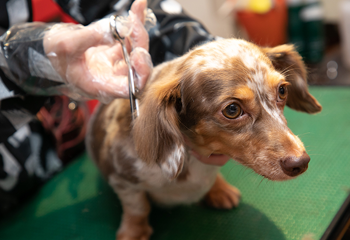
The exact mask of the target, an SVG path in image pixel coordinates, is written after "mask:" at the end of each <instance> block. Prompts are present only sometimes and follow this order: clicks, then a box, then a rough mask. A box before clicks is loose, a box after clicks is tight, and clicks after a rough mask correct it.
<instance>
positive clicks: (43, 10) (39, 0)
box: [32, 0, 77, 23]
mask: <svg viewBox="0 0 350 240" xmlns="http://www.w3.org/2000/svg"><path fill="white" fill-rule="evenodd" d="M32 8H33V21H37V22H51V21H53V20H54V21H60V22H68V23H77V22H76V21H75V20H74V19H73V18H72V17H70V16H69V15H68V14H66V13H65V12H63V10H62V9H61V8H60V7H59V6H58V5H57V4H56V3H55V2H54V1H53V0H32Z"/></svg>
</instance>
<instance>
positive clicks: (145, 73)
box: [130, 48, 153, 89]
mask: <svg viewBox="0 0 350 240" xmlns="http://www.w3.org/2000/svg"><path fill="white" fill-rule="evenodd" d="M130 61H131V65H132V66H133V69H134V71H135V75H136V83H135V84H136V86H137V88H138V89H142V88H143V87H144V86H145V85H146V82H147V80H148V78H149V76H150V75H151V72H152V69H153V64H152V60H151V56H150V55H149V53H148V52H147V51H146V50H145V49H143V48H136V49H134V50H133V51H132V52H131V55H130Z"/></svg>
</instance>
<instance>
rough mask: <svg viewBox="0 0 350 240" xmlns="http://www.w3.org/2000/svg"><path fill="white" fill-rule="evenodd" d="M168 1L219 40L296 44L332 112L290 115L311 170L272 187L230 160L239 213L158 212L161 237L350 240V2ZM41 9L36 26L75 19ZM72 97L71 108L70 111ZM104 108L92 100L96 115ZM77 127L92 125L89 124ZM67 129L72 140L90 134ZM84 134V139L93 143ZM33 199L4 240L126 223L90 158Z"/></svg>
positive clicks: (100, 233) (100, 232) (315, 90)
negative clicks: (97, 109) (238, 190)
mask: <svg viewBox="0 0 350 240" xmlns="http://www.w3.org/2000/svg"><path fill="white" fill-rule="evenodd" d="M164 2H167V3H168V4H167V6H168V9H167V10H168V11H170V12H171V11H174V12H178V10H179V9H180V10H181V8H182V7H183V8H184V10H185V11H186V12H187V14H188V15H190V16H192V17H194V18H196V19H198V20H199V21H200V22H202V23H203V25H204V26H205V27H206V28H207V29H208V30H209V32H210V33H212V34H213V35H215V36H218V37H223V38H230V37H235V38H243V39H246V40H249V41H252V42H254V43H256V44H258V45H260V46H269V47H273V46H277V45H280V44H286V43H287V44H289V43H290V44H294V45H295V47H296V49H297V50H298V51H299V53H300V54H301V55H302V57H303V59H304V61H305V63H306V64H307V67H308V72H309V79H308V82H309V84H310V85H312V86H311V87H310V91H311V93H312V94H313V95H314V96H315V97H316V99H318V101H319V102H320V103H321V105H322V106H323V110H322V112H321V113H319V114H317V115H307V114H304V113H300V112H295V111H292V110H290V109H289V108H286V109H285V116H286V118H287V120H288V126H289V127H290V128H291V130H292V131H293V133H295V134H296V135H298V136H299V137H300V138H301V140H302V141H303V142H304V144H305V146H306V149H307V152H308V153H309V154H310V156H311V159H312V160H311V162H310V164H309V169H308V171H307V172H306V173H305V174H303V175H302V176H300V177H298V178H297V179H295V180H292V181H286V182H272V181H268V180H266V179H264V178H263V177H261V176H258V175H257V174H255V173H253V172H252V170H250V169H247V168H245V167H243V166H241V165H239V164H238V163H235V162H234V161H230V162H229V163H228V164H226V165H225V166H224V167H223V168H222V170H221V172H222V174H223V175H224V177H225V178H226V179H227V181H228V182H230V183H231V184H233V185H235V186H236V187H238V188H239V189H240V190H241V192H242V196H243V198H242V201H241V204H240V206H239V207H238V208H237V209H234V210H232V211H227V212H223V211H217V210H213V209H208V208H204V207H203V206H201V205H199V204H198V205H193V206H180V207H177V208H174V209H161V208H157V207H153V209H152V213H151V216H150V222H151V225H152V226H153V229H154V234H153V235H152V238H151V239H153V240H155V239H159V240H165V239H169V240H171V239H173V240H179V239H191V240H193V239H204V240H207V239H208V240H209V239H213V240H231V239H238V240H246V239H248V240H263V239H266V240H272V239H276V240H281V239H288V240H294V239H302V240H316V239H322V240H331V239H339V240H340V239H341V240H349V239H350V195H349V194H350V157H349V156H350V147H349V146H350V141H349V140H350V139H349V136H350V120H349V119H350V111H349V110H348V105H349V102H350V89H349V88H347V87H345V86H349V85H350V0H319V1H318V0H177V1H175V0H164ZM32 3H33V18H34V20H35V21H44V22H49V21H63V22H74V20H73V19H72V18H70V17H69V16H68V15H66V14H65V13H64V12H63V11H62V10H61V9H60V8H59V7H58V6H57V5H56V4H55V3H54V2H53V1H48V0H32ZM65 101H66V102H64V101H63V102H62V105H67V106H68V100H65ZM71 103H72V102H70V104H71ZM73 103H74V102H73ZM96 103H97V101H89V102H88V107H89V110H90V112H92V110H93V108H94V107H95V105H96ZM74 104H75V103H74ZM69 108H71V107H70V106H69ZM73 109H75V105H74V106H73ZM62 116H63V114H62ZM62 116H61V115H60V118H58V120H57V125H59V123H61V122H63V121H62V119H61V117H62ZM77 119H78V120H79V119H80V118H78V117H77ZM76 125H79V126H80V125H82V126H84V125H83V124H82V123H81V122H79V121H77V124H76ZM64 129H68V130H69V131H68V130H67V133H66V135H67V136H70V138H71V136H72V134H73V135H74V136H75V135H77V136H78V135H80V133H81V132H83V131H80V132H78V133H74V132H73V131H71V130H70V128H68V127H65V128H64ZM83 129H85V128H83ZM84 131H85V130H84ZM72 132H73V133H72ZM76 138H77V139H78V140H79V141H81V142H83V137H82V138H79V137H76ZM64 150H65V149H64ZM62 152H63V153H66V152H67V151H62ZM80 153H81V149H79V154H80ZM67 155H69V157H71V156H72V153H71V152H68V153H67ZM63 156H64V155H63ZM61 158H63V157H61ZM26 200H27V202H26V204H24V205H23V206H21V208H19V209H18V210H17V211H16V212H14V213H13V214H10V215H8V216H6V217H4V218H1V214H0V239H1V240H3V239H5V240H12V239H13V240H18V239H26V240H31V239H33V240H34V239H35V240H38V239H53V240H55V239H57V240H61V239H114V238H115V231H116V229H117V228H118V227H119V224H120V216H121V212H122V210H121V206H120V204H119V202H118V200H117V197H116V195H115V194H114V193H113V191H112V190H111V188H110V187H109V186H108V185H107V183H106V181H105V180H104V179H103V178H102V176H101V175H100V173H99V172H98V170H97V169H96V167H95V166H94V164H93V163H92V161H91V160H90V159H89V157H88V156H87V154H85V153H83V154H82V155H79V157H77V158H76V160H75V161H73V162H72V163H71V164H70V165H69V166H68V167H67V168H66V169H64V170H63V171H62V172H61V173H59V174H57V175H56V176H55V177H54V178H53V179H51V180H50V181H49V182H48V183H46V184H45V185H44V186H43V187H42V188H41V189H40V190H39V191H38V192H37V194H36V195H34V196H33V197H32V198H28V199H26Z"/></svg>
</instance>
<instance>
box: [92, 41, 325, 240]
mask: <svg viewBox="0 0 350 240" xmlns="http://www.w3.org/2000/svg"><path fill="white" fill-rule="evenodd" d="M306 78H307V76H306V70H305V66H304V64H303V62H302V60H301V57H300V56H299V54H298V53H297V52H296V51H295V50H294V48H293V47H292V46H290V45H282V46H279V47H275V48H260V47H258V46H256V45H254V44H251V43H248V42H246V41H244V40H238V39H225V40H219V41H215V42H211V43H208V44H205V45H203V46H200V47H198V48H195V49H194V50H192V51H190V52H189V53H187V54H185V55H184V56H182V57H179V58H177V59H175V60H173V61H170V62H166V63H163V64H161V65H159V66H157V67H156V68H155V69H154V71H153V74H152V76H151V77H150V79H149V81H148V83H147V86H146V87H145V89H144V90H143V91H142V93H141V94H140V96H139V98H140V116H139V117H138V118H137V119H136V120H135V121H134V122H133V123H132V121H131V115H130V109H129V101H128V100H125V99H116V100H114V101H113V102H111V103H110V104H108V105H101V106H100V107H99V108H98V109H97V111H96V113H95V115H94V117H93V119H92V120H91V122H90V129H89V133H88V136H87V146H88V149H89V152H90V155H91V157H92V158H93V159H94V160H95V162H96V164H97V166H98V167H99V168H100V170H101V172H102V173H103V175H104V176H105V177H106V179H107V181H108V182H109V184H110V185H111V186H112V188H113V189H114V191H115V192H116V193H117V194H118V196H119V198H120V201H121V204H122V206H123V211H124V212H123V217H122V223H121V226H120V228H119V231H118V234H117V239H148V238H149V236H150V234H151V233H152V229H151V227H150V226H149V224H148V220H147V218H148V214H149V212H150V204H149V200H153V201H155V202H157V203H159V204H161V205H174V204H190V203H194V202H198V201H200V200H202V199H203V200H204V201H205V202H206V203H207V204H208V205H210V206H213V207H216V208H224V209H230V208H232V207H235V206H237V205H238V203H239V199H240V192H239V190H238V189H236V188H235V187H233V186H230V185H229V184H228V183H227V182H225V180H224V179H223V178H222V176H220V174H219V172H218V170H219V167H216V166H212V165H206V164H203V163H202V162H200V161H198V160H197V159H196V158H194V157H193V156H192V155H190V154H189V150H193V151H195V152H197V153H199V154H200V155H202V156H210V155H211V154H224V155H228V156H230V157H231V158H232V159H234V160H236V161H238V162H239V163H241V164H243V165H245V166H248V167H250V168H252V169H253V170H254V171H255V172H257V173H258V174H260V175H263V176H264V177H266V178H268V179H270V180H278V181H279V180H287V179H292V178H294V177H296V176H297V175H299V174H301V173H303V172H304V171H306V169H307V166H308V162H309V160H310V158H309V156H308V155H307V154H306V152H305V148H304V145H303V143H302V142H301V141H300V139H299V138H298V137H297V136H295V135H294V134H293V133H292V132H291V130H290V129H289V128H288V127H287V122H286V119H285V117H284V115H283V109H284V107H285V105H288V106H289V107H291V108H293V109H295V110H298V111H303V112H307V113H316V112H319V111H321V106H320V104H319V103H318V102H317V100H316V99H315V98H314V97H312V96H311V95H310V93H309V92H308V89H307V82H306ZM281 88H283V89H282V90H280V89H281ZM281 92H282V93H283V92H284V93H283V94H281ZM287 92H288V93H287ZM287 94H288V96H287ZM231 104H234V105H235V106H236V108H235V107H233V110H234V109H236V110H237V107H238V108H240V109H241V110H242V111H240V114H239V116H238V117H235V118H234V119H230V118H227V117H225V115H224V113H225V111H226V110H227V106H230V105H231ZM231 110H232V109H231ZM237 111H238V110H237ZM237 111H236V112H237ZM226 113H227V112H226ZM229 113H230V114H231V112H229ZM229 116H230V117H231V116H232V115H229Z"/></svg>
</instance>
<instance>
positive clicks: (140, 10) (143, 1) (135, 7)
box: [131, 0, 147, 25]
mask: <svg viewBox="0 0 350 240" xmlns="http://www.w3.org/2000/svg"><path fill="white" fill-rule="evenodd" d="M146 7H147V0H136V1H135V2H134V3H133V4H132V5H131V11H132V12H133V13H135V14H136V16H137V18H138V19H139V20H140V21H141V23H142V25H144V24H145V9H146Z"/></svg>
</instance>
